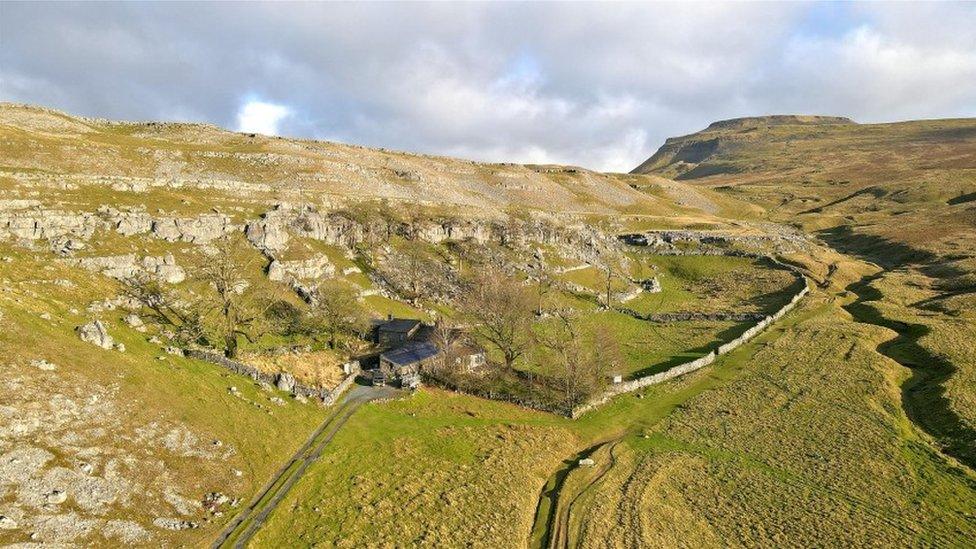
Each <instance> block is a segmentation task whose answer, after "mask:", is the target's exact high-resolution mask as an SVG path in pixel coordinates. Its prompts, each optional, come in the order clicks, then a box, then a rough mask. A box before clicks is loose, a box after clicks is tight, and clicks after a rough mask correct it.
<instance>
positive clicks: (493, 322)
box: [464, 269, 533, 369]
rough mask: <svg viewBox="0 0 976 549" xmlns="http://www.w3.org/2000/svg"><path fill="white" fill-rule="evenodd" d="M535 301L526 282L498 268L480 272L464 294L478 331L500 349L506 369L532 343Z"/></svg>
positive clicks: (465, 306) (466, 305) (479, 334)
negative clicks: (519, 280)
mask: <svg viewBox="0 0 976 549" xmlns="http://www.w3.org/2000/svg"><path fill="white" fill-rule="evenodd" d="M532 304H533V300H532V296H531V294H530V293H529V291H528V290H527V289H526V288H525V287H524V286H523V285H521V284H520V283H519V282H518V281H517V280H515V279H512V278H509V277H507V276H505V275H504V274H503V273H501V272H500V271H497V270H495V269H491V270H489V271H487V272H485V273H482V274H481V275H479V276H477V277H476V278H475V280H474V281H473V283H472V284H471V288H470V290H469V291H468V292H467V294H466V296H465V298H464V309H465V311H466V313H467V314H468V315H469V316H470V317H471V319H472V320H473V321H474V323H475V329H474V330H475V334H476V335H477V336H478V337H480V338H481V339H483V340H484V341H486V342H488V343H489V344H490V345H492V346H494V347H495V348H496V349H498V351H499V352H500V353H501V355H502V357H503V359H504V361H505V367H506V368H507V369H511V368H512V367H513V366H514V364H515V361H516V360H518V359H519V358H521V357H522V356H523V355H524V354H525V353H526V351H527V350H528V349H529V346H530V345H531V343H532V329H531V327H532V318H533V308H532Z"/></svg>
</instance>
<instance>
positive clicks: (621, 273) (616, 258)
mask: <svg viewBox="0 0 976 549" xmlns="http://www.w3.org/2000/svg"><path fill="white" fill-rule="evenodd" d="M626 263H627V262H626V258H625V257H624V256H623V254H621V253H620V252H619V251H618V250H615V249H613V248H610V247H605V248H603V249H601V250H600V251H599V255H598V256H597V267H598V268H599V269H600V270H602V271H603V272H604V274H605V275H606V286H605V293H604V299H603V305H604V306H605V307H606V308H607V309H612V308H613V292H612V287H613V279H614V278H624V279H626V278H627V276H626V273H625V267H626Z"/></svg>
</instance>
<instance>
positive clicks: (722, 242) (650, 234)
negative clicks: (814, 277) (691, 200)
mask: <svg viewBox="0 0 976 549" xmlns="http://www.w3.org/2000/svg"><path fill="white" fill-rule="evenodd" d="M766 228H767V229H768V230H767V231H766V232H765V233H764V234H761V235H741V234H728V233H719V232H711V231H687V230H680V231H647V232H643V233H629V234H622V235H619V236H618V238H619V240H620V242H621V243H623V244H626V245H629V246H637V247H647V248H650V249H651V250H652V251H653V253H656V254H662V255H747V254H756V253H759V254H763V255H767V254H768V253H769V252H771V251H775V252H777V253H789V252H795V251H797V250H801V249H803V248H804V247H805V246H807V245H808V243H809V241H808V239H807V238H806V237H805V236H804V235H802V234H801V233H799V232H796V231H793V230H790V229H788V228H786V227H782V226H778V225H773V224H769V225H768V226H767V227H766Z"/></svg>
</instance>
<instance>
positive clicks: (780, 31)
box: [0, 1, 976, 171]
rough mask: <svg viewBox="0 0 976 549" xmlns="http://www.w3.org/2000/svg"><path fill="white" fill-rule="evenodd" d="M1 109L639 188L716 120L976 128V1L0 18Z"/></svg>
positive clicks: (6, 5) (48, 8) (209, 10)
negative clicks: (531, 170)
mask: <svg viewBox="0 0 976 549" xmlns="http://www.w3.org/2000/svg"><path fill="white" fill-rule="evenodd" d="M0 100H3V101H15V102H21V103H32V104H39V105H44V106H48V107H53V108H57V109H61V110H65V111H67V112H70V113H72V114H78V115H84V116H97V117H105V118H112V119H125V120H179V121H195V122H209V123H212V124H217V125H219V126H222V127H226V128H230V129H234V130H240V131H247V132H259V133H264V134H276V135H285V136H292V137H310V138H316V139H327V140H332V141H341V142H345V143H355V144H361V145H367V146H373V147H386V148H391V149H398V150H406V151H413V152H423V153H433V154H446V155H451V156H460V157H464V158H470V159H475V160H485V161H498V162H531V163H559V164H573V165H578V166H584V167H588V168H592V169H597V170H606V171H629V170H630V169H632V168H633V167H635V166H636V165H638V164H639V163H640V162H641V161H642V160H644V159H645V158H646V157H648V156H650V155H651V154H652V153H653V152H654V151H655V150H656V149H657V148H658V147H659V146H660V145H661V144H662V143H663V142H664V140H665V139H666V138H667V137H671V136H677V135H684V134H688V133H692V132H695V131H698V130H700V129H702V128H704V127H705V126H707V125H708V124H709V123H710V122H712V121H715V120H721V119H726V118H734V117H740V116H755V115H763V114H825V115H839V116H849V117H851V118H853V119H855V120H856V121H858V122H887V121H897V120H908V119H918V118H951V117H973V116H976V2H971V3H919V4H909V3H897V4H886V3H874V2H872V3H864V4H852V3H786V2H779V3H682V4H666V3H653V4H635V3H628V4H615V3H592V4H590V3H570V4H561V3H463V4H462V3H432V4H425V3H346V4H324V3H286V2H276V3H246V4H243V3H242V4H238V3H230V2H221V3H165V2H160V3H146V4H143V3H79V4H74V3H67V4H62V3H15V2H7V1H4V2H0Z"/></svg>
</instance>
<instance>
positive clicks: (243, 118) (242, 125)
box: [237, 99, 292, 135]
mask: <svg viewBox="0 0 976 549" xmlns="http://www.w3.org/2000/svg"><path fill="white" fill-rule="evenodd" d="M291 115H292V110H291V109H290V108H288V107H286V106H285V105H276V104H274V103H267V102H265V101H258V100H256V99H250V100H248V101H246V102H245V103H244V104H243V105H241V108H240V110H239V111H238V112H237V131H239V132H252V133H263V134H265V135H278V125H279V124H280V123H281V121H282V120H284V119H285V118H287V117H289V116H291Z"/></svg>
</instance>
